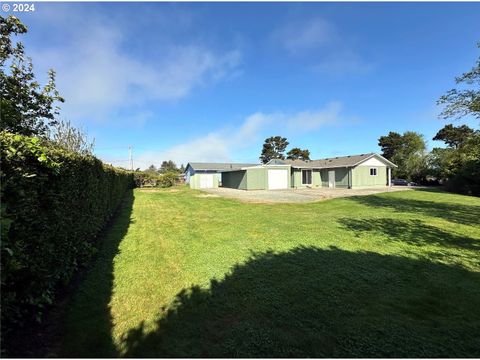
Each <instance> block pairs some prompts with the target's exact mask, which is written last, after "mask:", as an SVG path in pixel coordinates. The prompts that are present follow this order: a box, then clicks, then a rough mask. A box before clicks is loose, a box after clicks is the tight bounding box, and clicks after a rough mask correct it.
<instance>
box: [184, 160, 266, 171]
mask: <svg viewBox="0 0 480 360" xmlns="http://www.w3.org/2000/svg"><path fill="white" fill-rule="evenodd" d="M189 165H190V167H191V168H192V169H193V170H204V171H205V170H212V171H227V170H239V169H241V168H244V167H251V166H257V165H260V164H243V163H242V164H240V163H200V162H192V163H188V164H187V168H188V166H189Z"/></svg>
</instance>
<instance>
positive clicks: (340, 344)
mask: <svg viewBox="0 0 480 360" xmlns="http://www.w3.org/2000/svg"><path fill="white" fill-rule="evenodd" d="M406 236H409V235H406ZM412 236H413V235H412ZM160 281H161V280H160ZM479 309H480V274H478V273H474V272H468V271H466V270H463V269H460V268H456V267H451V266H446V265H442V264H435V263H432V262H429V261H422V260H414V259H408V258H404V257H396V256H386V255H379V254H376V253H371V252H356V253H354V252H347V251H343V250H340V249H337V248H333V247H332V248H330V249H329V250H321V249H318V248H313V247H302V248H296V249H293V250H291V251H289V252H285V253H280V254H276V253H273V252H272V253H263V254H254V255H252V256H251V258H250V259H249V260H248V261H247V262H246V263H244V264H239V265H236V266H235V267H234V268H233V269H232V271H231V273H230V274H228V275H227V276H226V277H225V279H223V280H221V281H215V280H212V281H211V285H210V288H209V289H202V288H200V287H198V286H193V287H191V288H190V289H188V290H183V291H182V292H180V293H179V294H178V295H177V298H176V301H175V303H174V305H173V306H172V307H171V308H170V309H169V310H167V311H166V312H164V313H163V315H162V316H160V317H159V319H158V320H157V324H156V325H157V330H156V331H154V332H146V331H145V329H144V326H143V324H142V325H140V326H139V327H138V328H136V329H132V330H130V331H129V332H128V333H127V334H125V336H124V339H123V341H124V346H125V348H126V349H127V350H126V353H125V354H122V355H125V356H129V357H132V356H133V357H378V356H380V357H471V356H474V357H478V356H480V347H479V346H478V338H479V336H480V311H479Z"/></svg>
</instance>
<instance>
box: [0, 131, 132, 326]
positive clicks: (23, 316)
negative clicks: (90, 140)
mask: <svg viewBox="0 0 480 360" xmlns="http://www.w3.org/2000/svg"><path fill="white" fill-rule="evenodd" d="M0 144H1V145H0V148H1V159H2V164H1V222H2V223H1V225H2V226H1V228H2V234H1V236H2V238H1V287H2V289H1V290H2V296H1V305H2V330H3V331H2V333H3V335H5V331H7V333H8V331H9V330H10V329H12V328H16V327H19V326H22V325H25V324H26V323H28V322H29V321H32V320H33V319H37V320H40V319H41V315H42V309H43V308H44V307H45V306H47V305H48V304H51V303H52V301H53V295H54V291H55V288H56V287H57V286H58V285H60V284H66V283H68V281H69V280H70V279H71V277H72V275H73V274H74V272H75V270H77V269H78V267H79V266H81V265H82V264H84V263H85V262H86V261H87V260H88V259H89V258H90V256H91V255H92V254H93V253H94V251H95V246H94V245H95V244H94V242H95V237H96V236H97V235H98V234H99V231H100V230H101V229H102V228H103V227H104V226H105V224H106V222H107V220H108V219H109V218H110V217H111V216H112V214H113V213H114V212H115V210H116V208H117V207H118V205H119V204H120V202H121V200H122V197H123V196H124V194H125V191H126V190H127V189H128V188H131V187H133V176H132V174H131V173H129V172H127V171H123V170H120V169H117V168H114V167H111V166H107V165H105V164H103V163H102V162H101V161H100V160H98V159H97V158H95V157H93V156H84V155H80V154H77V153H72V152H68V151H65V150H63V149H61V148H58V147H57V146H54V145H52V144H50V143H46V142H42V141H41V140H39V139H38V138H32V137H25V136H20V135H14V134H11V133H7V132H1V133H0Z"/></svg>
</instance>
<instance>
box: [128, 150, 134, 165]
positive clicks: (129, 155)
mask: <svg viewBox="0 0 480 360" xmlns="http://www.w3.org/2000/svg"><path fill="white" fill-rule="evenodd" d="M128 158H129V160H130V170H132V171H133V158H132V146H131V145H130V146H129V147H128Z"/></svg>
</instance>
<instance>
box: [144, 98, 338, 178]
mask: <svg viewBox="0 0 480 360" xmlns="http://www.w3.org/2000/svg"><path fill="white" fill-rule="evenodd" d="M345 119H346V118H345V117H344V116H343V114H342V105H341V103H339V102H331V103H329V104H327V105H326V106H325V107H324V108H322V109H317V110H312V111H302V112H297V113H284V112H273V113H262V112H257V113H254V114H251V115H249V116H247V117H246V118H245V119H244V120H243V122H242V123H241V124H240V126H236V127H235V126H226V127H225V128H222V129H219V130H218V131H214V132H210V133H208V134H206V135H204V136H200V137H197V138H194V139H192V140H189V141H187V142H185V143H181V144H178V145H175V146H172V147H171V148H169V149H166V150H164V151H148V152H143V153H139V154H136V156H135V159H137V161H138V165H137V166H139V167H141V168H146V167H148V166H149V165H151V164H154V165H156V166H158V165H160V163H161V162H162V161H163V160H169V159H170V160H173V161H174V162H176V163H177V164H187V163H188V162H189V161H192V162H195V161H198V162H210V161H211V162H228V161H234V162H258V159H257V157H256V156H254V157H253V158H252V157H251V156H249V157H244V158H242V157H239V154H244V153H245V150H247V151H248V150H249V149H251V148H252V147H255V148H258V147H259V146H261V144H262V143H263V140H264V139H265V138H266V137H268V136H272V135H282V136H286V137H287V138H288V137H289V136H290V135H296V134H301V133H307V132H312V131H315V130H317V129H319V128H321V127H324V126H331V125H338V124H341V123H343V122H344V121H345ZM298 146H300V147H301V144H298ZM240 156H242V155H240Z"/></svg>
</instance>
